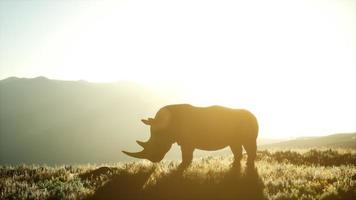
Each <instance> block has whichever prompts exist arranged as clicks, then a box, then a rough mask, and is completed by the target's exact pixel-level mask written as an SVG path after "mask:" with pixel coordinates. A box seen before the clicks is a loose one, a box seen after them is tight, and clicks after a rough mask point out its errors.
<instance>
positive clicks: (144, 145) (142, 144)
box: [136, 140, 147, 148]
mask: <svg viewBox="0 0 356 200" xmlns="http://www.w3.org/2000/svg"><path fill="white" fill-rule="evenodd" d="M136 142H137V144H138V145H140V146H141V147H143V148H145V147H146V146H147V142H141V141H139V140H136Z"/></svg>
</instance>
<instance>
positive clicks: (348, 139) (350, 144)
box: [260, 133, 356, 149]
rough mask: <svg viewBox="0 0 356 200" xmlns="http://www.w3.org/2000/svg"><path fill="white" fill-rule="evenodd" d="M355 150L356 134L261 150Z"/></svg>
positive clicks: (278, 144) (299, 140)
mask: <svg viewBox="0 0 356 200" xmlns="http://www.w3.org/2000/svg"><path fill="white" fill-rule="evenodd" d="M320 147H325V148H353V149H356V133H348V134H332V135H328V136H321V137H302V138H297V139H294V140H288V141H283V142H276V143H272V144H266V145H261V146H260V148H262V149H263V148H285V149H293V148H320Z"/></svg>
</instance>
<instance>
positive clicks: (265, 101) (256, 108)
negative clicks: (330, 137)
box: [0, 0, 356, 138]
mask: <svg viewBox="0 0 356 200" xmlns="http://www.w3.org/2000/svg"><path fill="white" fill-rule="evenodd" d="M355 10H356V1H353V0H332V1H322V0H320V1H317V0H305V1H282V0H281V1H276V0H272V1H248V2H247V1H192V0H190V1H184V0H183V1H155V0H154V1H115V0H112V1H111V0H100V1H99V0H90V1H82V0H73V1H45V0H29V1H22V0H0V44H1V45H0V79H4V78H7V77H9V76H18V77H36V76H46V77H49V78H52V79H60V80H88V81H93V82H111V81H117V80H130V81H134V82H138V83H140V84H145V85H148V86H150V87H153V88H156V89H157V90H159V91H161V92H162V93H163V94H166V95H172V94H179V97H177V100H180V101H184V102H188V103H191V104H194V105H197V106H199V105H201V106H204V105H212V104H219V105H224V106H230V107H236V108H247V109H249V110H251V111H252V112H254V113H255V114H256V116H257V117H258V119H259V122H260V126H261V128H260V129H261V132H260V135H261V136H262V137H264V138H286V137H298V136H306V135H326V134H331V133H340V132H353V131H355V130H356V104H355V102H356V93H355V91H356V12H355ZM167 91H169V92H167ZM164 92H166V93H164ZM177 100H176V101H177ZM176 101H175V102H174V103H176ZM172 102H173V101H172Z"/></svg>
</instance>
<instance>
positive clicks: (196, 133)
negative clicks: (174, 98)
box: [123, 104, 258, 167]
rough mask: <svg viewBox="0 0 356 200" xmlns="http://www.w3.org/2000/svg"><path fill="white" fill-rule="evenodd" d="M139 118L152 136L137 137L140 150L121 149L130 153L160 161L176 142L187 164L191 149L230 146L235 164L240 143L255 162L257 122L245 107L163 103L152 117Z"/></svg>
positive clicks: (238, 161) (238, 158)
mask: <svg viewBox="0 0 356 200" xmlns="http://www.w3.org/2000/svg"><path fill="white" fill-rule="evenodd" d="M142 121H143V122H144V123H145V124H146V125H149V126H150V130H151V137H150V139H149V140H148V141H147V142H140V141H137V143H138V144H139V145H141V146H142V147H143V148H144V149H143V150H142V151H141V152H137V153H129V152H126V151H123V152H124V153H125V154H127V155H129V156H133V157H136V158H145V159H148V160H151V161H152V162H159V161H161V160H162V159H163V157H164V155H165V154H166V153H167V152H168V151H169V149H170V148H171V145H172V144H173V143H177V144H178V145H180V147H181V151H182V163H181V165H180V166H181V167H187V166H188V165H189V164H190V163H191V161H192V158H193V151H194V149H201V150H208V151H212V150H218V149H222V148H225V147H227V146H230V148H231V150H232V152H233V154H234V158H235V161H234V164H236V165H239V163H240V160H241V157H242V146H243V147H244V149H245V150H246V152H247V155H248V163H249V164H253V163H254V160H255V157H256V149H257V147H256V139H257V135H258V123H257V120H256V117H255V116H254V115H253V114H252V113H251V112H249V111H247V110H244V109H231V108H226V107H222V106H210V107H195V106H192V105H189V104H177V105H168V106H165V107H163V108H161V109H160V110H159V111H158V112H157V114H156V116H155V118H154V119H152V118H149V119H148V120H142Z"/></svg>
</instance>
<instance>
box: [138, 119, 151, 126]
mask: <svg viewBox="0 0 356 200" xmlns="http://www.w3.org/2000/svg"><path fill="white" fill-rule="evenodd" d="M141 121H142V122H143V123H144V124H146V125H149V126H151V125H152V124H153V122H154V119H152V118H148V119H141Z"/></svg>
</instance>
